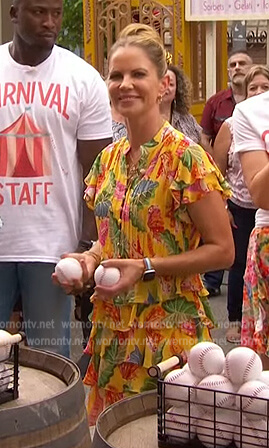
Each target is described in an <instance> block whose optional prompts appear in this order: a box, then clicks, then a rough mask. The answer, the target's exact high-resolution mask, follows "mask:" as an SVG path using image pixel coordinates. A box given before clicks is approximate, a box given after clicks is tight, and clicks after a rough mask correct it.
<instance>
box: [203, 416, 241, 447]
mask: <svg viewBox="0 0 269 448" xmlns="http://www.w3.org/2000/svg"><path fill="white" fill-rule="evenodd" d="M234 417H235V416H234V412H233V411H226V410H224V409H218V412H216V413H215V421H214V412H213V411H212V412H207V411H205V410H204V409H203V411H202V413H201V414H200V416H199V417H198V419H197V427H196V432H197V436H198V439H199V440H200V442H202V443H203V445H204V446H206V447H208V448H214V447H216V448H218V447H222V446H228V445H229V444H230V443H231V442H232V440H233V434H234V428H235V418H234ZM215 442H216V443H215Z"/></svg>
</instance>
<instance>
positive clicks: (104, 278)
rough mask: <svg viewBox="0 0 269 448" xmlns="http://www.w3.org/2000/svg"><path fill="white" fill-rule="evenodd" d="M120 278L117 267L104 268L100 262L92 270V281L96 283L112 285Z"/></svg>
mask: <svg viewBox="0 0 269 448" xmlns="http://www.w3.org/2000/svg"><path fill="white" fill-rule="evenodd" d="M119 279H120V270H119V269H118V268H106V267H104V266H103V265H102V264H100V265H99V266H98V268H97V269H96V270H95V272H94V281H95V283H96V284H97V285H102V286H113V285H115V284H116V283H118V281H119Z"/></svg>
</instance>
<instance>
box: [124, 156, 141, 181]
mask: <svg viewBox="0 0 269 448" xmlns="http://www.w3.org/2000/svg"><path fill="white" fill-rule="evenodd" d="M138 152H139V154H138V157H136V158H135V159H134V158H133V157H132V154H131V153H130V152H129V163H127V178H128V182H130V181H132V180H133V178H134V176H135V175H136V174H137V171H138V163H139V160H140V157H141V149H140V151H138Z"/></svg>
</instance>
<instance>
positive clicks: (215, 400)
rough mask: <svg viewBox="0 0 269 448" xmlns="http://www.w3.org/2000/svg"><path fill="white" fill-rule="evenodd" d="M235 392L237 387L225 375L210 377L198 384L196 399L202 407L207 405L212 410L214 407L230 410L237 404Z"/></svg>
mask: <svg viewBox="0 0 269 448" xmlns="http://www.w3.org/2000/svg"><path fill="white" fill-rule="evenodd" d="M200 388H202V389H200ZM203 389H206V390H203ZM207 389H210V390H207ZM235 392H236V389H235V386H234V385H233V384H232V383H231V381H230V380H229V379H228V378H226V377H225V376H223V375H210V376H207V377H206V378H204V379H202V381H201V382H200V383H199V384H198V388H197V389H196V397H197V402H198V403H199V404H200V405H204V406H205V405H207V406H210V408H212V406H214V405H215V406H217V407H221V408H230V407H232V406H233V405H234V403H235V395H234V394H235Z"/></svg>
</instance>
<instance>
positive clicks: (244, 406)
mask: <svg viewBox="0 0 269 448" xmlns="http://www.w3.org/2000/svg"><path fill="white" fill-rule="evenodd" d="M265 389H267V388H266V387H265V386H258V387H257V388H256V389H255V390H254V391H253V395H251V397H249V399H248V401H247V402H246V404H245V405H243V403H242V410H243V411H246V410H247V408H248V407H250V406H251V405H252V404H253V398H254V399H255V398H259V397H257V395H258V394H259V393H260V392H262V391H263V390H265ZM243 398H245V397H243Z"/></svg>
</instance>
